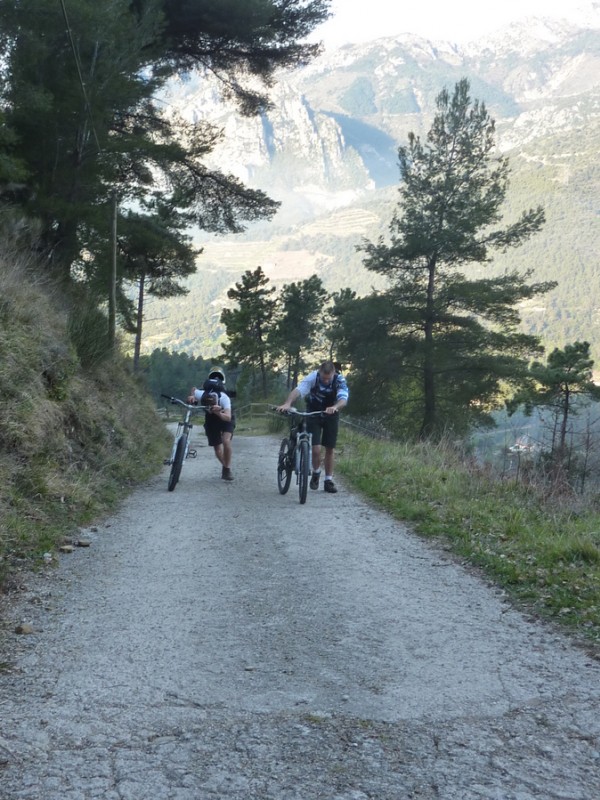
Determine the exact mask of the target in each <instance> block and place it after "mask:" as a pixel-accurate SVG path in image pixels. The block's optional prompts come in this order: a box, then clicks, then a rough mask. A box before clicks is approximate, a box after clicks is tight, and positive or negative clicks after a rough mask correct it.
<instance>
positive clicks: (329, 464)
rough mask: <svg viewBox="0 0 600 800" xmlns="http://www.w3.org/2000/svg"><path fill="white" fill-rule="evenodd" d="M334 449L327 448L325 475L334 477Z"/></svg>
mask: <svg viewBox="0 0 600 800" xmlns="http://www.w3.org/2000/svg"><path fill="white" fill-rule="evenodd" d="M333 458H334V456H333V447H326V448H325V475H329V476H331V475H333Z"/></svg>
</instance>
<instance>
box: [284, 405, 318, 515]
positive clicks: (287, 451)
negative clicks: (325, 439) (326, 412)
mask: <svg viewBox="0 0 600 800" xmlns="http://www.w3.org/2000/svg"><path fill="white" fill-rule="evenodd" d="M273 410H276V409H273ZM279 413H280V414H285V415H286V416H289V417H290V432H289V435H288V436H286V437H284V438H283V439H282V441H281V445H280V446H279V457H278V459H277V487H278V489H279V492H280V494H285V493H286V492H287V490H288V489H289V488H290V483H291V482H292V473H293V472H294V473H296V483H297V484H298V492H299V494H300V503H302V504H303V503H306V494H307V490H308V478H309V475H310V472H311V462H312V433H310V432H309V431H307V430H306V418H307V417H321V416H323V412H322V411H297V410H296V409H295V408H290V410H289V411H280V412H279Z"/></svg>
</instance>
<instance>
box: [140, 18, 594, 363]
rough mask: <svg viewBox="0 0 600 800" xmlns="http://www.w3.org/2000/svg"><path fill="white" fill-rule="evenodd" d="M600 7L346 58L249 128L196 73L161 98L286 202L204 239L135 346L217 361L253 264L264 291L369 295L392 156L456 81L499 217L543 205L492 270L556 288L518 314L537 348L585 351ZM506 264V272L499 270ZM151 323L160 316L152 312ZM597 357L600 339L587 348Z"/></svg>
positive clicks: (589, 327)
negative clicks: (308, 286)
mask: <svg viewBox="0 0 600 800" xmlns="http://www.w3.org/2000/svg"><path fill="white" fill-rule="evenodd" d="M599 8H600V6H599V5H598V4H597V3H595V4H592V6H590V14H589V16H588V19H587V21H586V22H582V23H581V24H579V25H574V24H569V23H566V22H557V21H553V20H544V19H530V20H527V21H526V22H524V23H521V24H514V25H512V26H509V27H508V28H505V29H503V30H501V31H498V32H497V33H496V34H495V35H494V36H492V37H490V38H488V39H485V40H481V41H478V42H474V43H471V44H469V45H466V46H462V47H460V46H458V45H454V44H452V43H449V42H433V41H429V40H426V39H423V38H420V37H417V36H409V35H403V36H399V37H391V38H386V39H378V40H376V41H373V42H369V43H366V44H361V45H348V46H345V47H342V48H340V49H338V50H336V51H334V52H331V53H324V54H323V55H322V56H320V57H319V58H318V59H317V60H315V61H314V62H313V63H311V64H310V65H309V66H307V67H305V68H303V69H301V70H297V71H295V72H294V73H291V74H285V75H282V76H281V79H280V81H279V83H278V84H277V86H276V87H274V90H273V92H272V108H271V109H270V110H269V111H268V113H266V114H264V115H263V116H261V117H259V118H253V119H246V118H242V117H240V116H239V115H238V114H236V113H235V110H234V109H233V108H232V107H231V106H230V105H228V104H227V103H225V102H223V100H222V99H221V97H220V95H219V93H218V91H217V88H216V87H215V85H214V84H213V83H212V82H211V81H210V80H209V79H208V78H207V77H206V76H200V75H186V76H181V78H180V80H179V81H178V82H177V83H175V84H173V85H172V87H171V91H170V94H169V96H168V97H167V98H166V101H167V102H168V103H169V104H170V105H171V107H172V108H174V109H176V110H177V111H178V113H181V114H183V115H184V116H185V117H186V118H187V119H190V120H194V121H210V122H212V123H214V124H216V125H218V126H220V127H221V128H222V129H223V138H222V141H221V143H220V144H219V145H218V146H217V148H216V149H215V150H214V152H213V153H212V154H211V161H212V163H213V164H215V165H218V166H219V167H220V168H221V169H224V170H226V171H229V172H231V173H233V174H235V175H237V176H238V177H240V178H241V179H242V180H243V181H244V182H246V183H248V184H249V185H251V186H253V187H257V188H261V189H263V190H264V191H266V192H267V193H268V194H269V195H271V196H272V197H274V198H276V199H277V200H279V201H280V202H281V208H280V212H279V213H278V214H277V216H276V218H275V219H274V220H273V221H272V222H270V223H261V224H258V225H255V226H253V227H252V228H251V229H250V230H248V231H247V232H246V233H245V234H243V235H241V236H237V237H228V238H225V239H223V238H221V239H213V238H211V239H207V237H206V236H204V235H203V234H202V232H197V234H196V239H197V241H198V243H199V244H201V245H202V246H203V247H204V252H203V254H202V255H201V256H200V257H199V261H198V273H197V275H196V276H194V277H193V279H192V280H191V281H190V283H189V288H190V293H189V295H188V296H187V297H185V298H181V299H178V300H171V301H168V302H166V303H160V304H155V306H156V305H158V306H159V308H158V309H156V308H155V309H154V310H153V311H152V313H151V314H149V316H152V317H158V318H157V319H154V320H149V321H148V322H147V323H146V336H145V348H146V349H153V348H154V347H156V346H165V347H168V348H172V349H177V350H180V349H184V350H188V351H190V352H194V353H195V354H197V355H203V354H209V353H210V352H214V351H215V349H216V342H217V340H218V339H219V336H220V335H222V331H221V329H220V327H219V324H218V317H219V314H220V310H221V308H222V306H223V303H224V302H225V291H226V289H227V287H228V286H230V285H231V284H232V283H233V282H235V281H236V280H238V279H239V277H240V275H241V274H242V273H243V272H244V271H245V270H246V269H255V268H256V267H257V266H258V265H259V264H260V265H261V266H262V267H263V269H264V270H265V272H266V273H267V275H269V277H271V279H272V281H273V282H274V284H275V285H277V286H280V285H282V284H283V283H287V282H290V281H292V280H297V279H299V278H300V279H301V278H304V277H308V276H309V275H311V274H313V273H314V272H316V273H317V274H319V275H320V276H321V277H322V278H323V280H324V282H325V284H326V286H327V287H328V288H330V289H337V288H340V287H342V286H351V287H352V288H355V289H356V290H357V291H359V292H362V291H369V289H370V287H371V285H372V284H373V283H374V276H373V275H371V274H370V273H367V272H366V271H365V270H364V268H363V267H362V265H361V256H360V253H357V252H356V249H355V248H356V245H357V244H359V243H360V242H361V240H362V237H367V238H368V239H374V238H377V237H378V236H379V235H384V236H385V234H386V232H387V226H388V224H389V220H390V219H391V216H392V214H393V211H394V207H395V203H396V187H397V185H398V169H397V164H396V153H397V148H398V146H399V145H400V144H402V143H404V142H405V141H406V138H407V134H408V132H409V131H414V132H415V133H421V134H424V133H426V131H427V130H428V127H429V124H430V122H431V119H432V116H433V114H434V112H435V98H436V96H437V95H438V94H439V92H440V90H441V89H442V88H443V87H447V88H448V89H450V90H451V89H452V88H453V86H454V84H455V83H456V82H457V81H458V80H459V79H461V78H462V77H467V78H468V79H469V80H470V83H471V92H472V96H473V97H476V98H477V99H479V100H481V101H483V102H485V104H486V106H487V108H488V109H489V111H490V113H491V115H492V116H493V117H494V119H495V120H496V128H497V141H498V147H499V150H500V151H502V152H503V153H504V154H507V155H508V156H509V159H510V164H511V169H512V181H511V189H510V192H509V197H508V200H507V204H506V215H505V218H506V219H507V220H510V218H511V216H513V217H515V216H517V215H518V214H519V213H520V211H521V210H523V209H524V208H529V207H531V206H534V205H537V204H538V203H539V204H541V205H543V206H544V207H545V208H546V215H547V224H546V226H545V228H544V230H543V231H542V232H541V233H540V234H538V236H536V237H535V239H534V240H532V241H531V242H529V243H528V244H527V245H525V246H524V247H523V248H521V249H520V250H518V251H515V252H514V253H511V254H510V256H509V257H506V256H505V257H499V258H498V259H497V263H496V264H495V268H496V269H503V268H506V267H507V266H509V267H511V268H513V267H516V268H518V269H530V268H534V269H535V278H536V279H547V278H552V279H555V280H558V281H559V287H558V288H557V289H556V290H555V291H554V292H552V293H551V294H550V295H548V296H546V297H545V298H542V299H540V300H539V301H538V302H537V303H535V304H531V306H530V307H526V308H524V309H523V318H524V324H525V326H526V328H527V329H528V330H533V331H535V332H537V333H539V334H540V335H542V337H543V338H544V340H545V342H546V343H547V344H548V345H554V344H562V343H564V342H565V341H567V340H568V341H572V340H573V339H574V338H587V339H590V340H591V341H594V335H593V328H594V325H595V322H596V318H597V316H598V308H600V286H599V287H598V289H596V284H598V283H600V282H599V281H598V269H597V266H596V262H597V252H598V245H599V238H600V237H599V231H598V200H597V198H598V189H599V174H598V172H599V170H598V155H597V154H598V149H599V148H598V145H599V140H600V136H599V134H600V130H599V119H600V11H599V10H598V9H599ZM508 258H510V261H508ZM156 310H157V313H154V311H156ZM594 346H595V353H596V357H597V358H598V357H599V356H600V336H599V337H598V342H597V344H596V342H594Z"/></svg>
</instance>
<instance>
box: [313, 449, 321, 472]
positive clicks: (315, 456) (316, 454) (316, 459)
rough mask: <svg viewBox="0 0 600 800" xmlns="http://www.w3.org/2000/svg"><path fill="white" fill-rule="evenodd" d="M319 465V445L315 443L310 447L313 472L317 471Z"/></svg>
mask: <svg viewBox="0 0 600 800" xmlns="http://www.w3.org/2000/svg"><path fill="white" fill-rule="evenodd" d="M320 466H321V445H320V444H316V445H314V446H313V449H312V468H313V472H318V471H319V467H320Z"/></svg>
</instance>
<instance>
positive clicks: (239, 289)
mask: <svg viewBox="0 0 600 800" xmlns="http://www.w3.org/2000/svg"><path fill="white" fill-rule="evenodd" d="M268 284H269V278H268V277H267V276H266V275H265V273H264V272H263V269H262V267H257V268H256V269H255V270H254V272H252V271H251V270H247V271H246V272H245V273H244V274H243V275H242V279H241V281H240V282H239V283H236V284H235V288H234V289H229V291H228V292H227V297H228V298H229V299H230V300H234V301H235V302H236V303H237V308H226V309H224V310H223V312H222V314H221V322H222V323H223V324H224V325H225V331H226V334H227V338H228V341H227V343H226V344H225V346H224V347H223V352H224V354H225V357H226V358H227V360H228V361H229V362H231V364H233V365H234V366H237V365H238V364H241V365H244V366H248V367H250V369H253V370H254V369H258V370H259V372H260V378H261V386H262V392H263V397H266V396H267V391H268V371H269V344H268V337H269V332H270V330H271V328H272V325H273V314H274V312H275V307H276V305H277V301H276V300H275V299H274V298H273V296H272V295H273V294H274V292H275V287H274V286H270V287H269V288H267V286H268Z"/></svg>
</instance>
